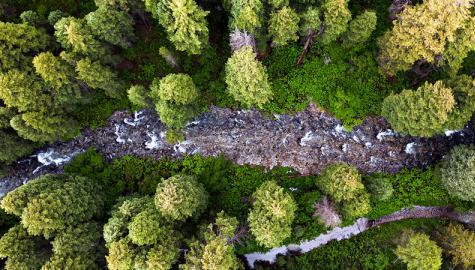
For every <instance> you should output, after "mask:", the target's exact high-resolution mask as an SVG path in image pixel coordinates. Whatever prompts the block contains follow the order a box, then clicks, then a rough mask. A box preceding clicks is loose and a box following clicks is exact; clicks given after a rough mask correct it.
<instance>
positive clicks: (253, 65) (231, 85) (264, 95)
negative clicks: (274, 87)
mask: <svg viewBox="0 0 475 270" xmlns="http://www.w3.org/2000/svg"><path fill="white" fill-rule="evenodd" d="M225 79H226V84H227V85H228V88H227V90H228V92H229V94H231V96H232V97H233V98H234V99H235V100H236V101H238V102H240V103H241V105H243V106H245V107H251V106H256V107H258V108H262V106H263V105H264V104H265V103H266V102H268V101H269V100H270V99H271V97H272V91H271V88H270V84H269V82H268V80H267V73H266V71H265V69H264V66H263V65H262V63H260V62H259V61H258V60H257V59H256V55H255V54H254V52H253V50H252V47H250V46H244V47H242V48H241V49H239V50H237V51H236V52H234V53H233V55H232V56H231V58H229V59H228V61H227V63H226V78H225Z"/></svg>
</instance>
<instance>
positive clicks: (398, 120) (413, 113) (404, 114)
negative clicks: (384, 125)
mask: <svg viewBox="0 0 475 270" xmlns="http://www.w3.org/2000/svg"><path fill="white" fill-rule="evenodd" d="M454 106H455V99H454V96H453V94H452V90H451V89H450V88H447V87H446V86H445V85H444V83H442V82H441V81H437V82H435V83H434V84H429V83H427V82H426V83H425V84H424V85H423V86H421V87H419V88H418V89H417V90H416V91H411V90H404V91H402V92H401V93H399V94H396V95H394V94H393V95H390V96H388V97H386V98H385V99H384V101H383V105H382V111H381V115H382V116H384V117H385V118H386V119H387V120H388V122H389V123H390V124H391V127H392V128H393V129H394V130H396V131H398V132H401V133H406V134H409V135H412V136H421V137H431V136H433V135H434V134H437V133H441V132H443V130H444V124H445V123H446V122H447V121H448V120H449V114H450V112H452V111H453V110H454Z"/></svg>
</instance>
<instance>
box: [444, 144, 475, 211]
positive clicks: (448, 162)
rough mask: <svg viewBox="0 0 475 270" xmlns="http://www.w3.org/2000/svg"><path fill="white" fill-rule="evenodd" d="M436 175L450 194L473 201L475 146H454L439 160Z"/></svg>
mask: <svg viewBox="0 0 475 270" xmlns="http://www.w3.org/2000/svg"><path fill="white" fill-rule="evenodd" d="M437 177H438V178H440V180H441V182H442V184H443V185H444V187H445V188H446V189H447V191H448V192H449V194H450V195H451V196H454V197H456V198H459V199H461V200H465V201H472V202H475V148H474V147H473V146H455V147H454V148H453V149H452V150H451V151H450V153H449V154H448V155H446V156H445V157H444V158H443V159H442V161H441V162H440V166H439V167H438V168H437Z"/></svg>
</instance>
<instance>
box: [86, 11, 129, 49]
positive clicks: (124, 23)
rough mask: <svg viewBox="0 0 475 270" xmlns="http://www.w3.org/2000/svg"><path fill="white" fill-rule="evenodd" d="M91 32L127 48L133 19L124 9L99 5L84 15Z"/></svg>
mask: <svg viewBox="0 0 475 270" xmlns="http://www.w3.org/2000/svg"><path fill="white" fill-rule="evenodd" d="M85 19H86V21H87V24H88V25H89V27H90V29H91V31H92V33H93V34H94V35H96V36H97V37H99V38H100V39H102V40H105V41H107V42H109V43H111V44H113V45H117V46H121V47H123V48H129V47H130V46H132V41H133V40H134V39H135V35H134V28H133V25H134V21H133V19H132V17H131V16H130V15H129V14H128V13H127V12H125V11H120V10H116V9H114V8H110V7H99V8H98V9H97V10H96V11H94V12H91V13H89V14H87V15H86V17H85Z"/></svg>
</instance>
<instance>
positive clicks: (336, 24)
mask: <svg viewBox="0 0 475 270" xmlns="http://www.w3.org/2000/svg"><path fill="white" fill-rule="evenodd" d="M322 11H323V17H324V19H325V32H324V33H323V35H322V37H321V40H322V42H323V43H324V44H329V43H331V42H333V41H335V40H336V39H337V38H338V37H339V36H340V35H341V34H343V33H344V32H345V31H346V29H348V22H349V21H350V20H351V12H350V10H349V9H348V0H325V1H324V2H323V4H322Z"/></svg>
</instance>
